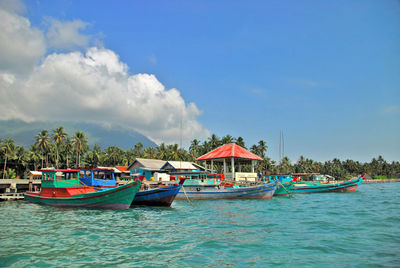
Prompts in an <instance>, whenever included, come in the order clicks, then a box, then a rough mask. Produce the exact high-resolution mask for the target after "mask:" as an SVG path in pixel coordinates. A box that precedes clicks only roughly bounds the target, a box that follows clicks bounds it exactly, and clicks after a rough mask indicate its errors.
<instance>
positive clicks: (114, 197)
mask: <svg viewBox="0 0 400 268" xmlns="http://www.w3.org/2000/svg"><path fill="white" fill-rule="evenodd" d="M139 187H140V182H139V181H135V182H131V183H128V184H126V185H122V186H119V187H115V188H113V189H109V190H105V191H100V192H90V193H84V194H77V195H72V196H70V197H59V196H54V197H53V196H41V195H40V193H35V192H27V193H25V200H27V201H29V202H34V203H38V204H43V205H50V206H58V207H84V208H106V209H127V208H129V207H130V205H131V203H132V200H133V199H134V197H135V194H136V192H137V191H138V190H139Z"/></svg>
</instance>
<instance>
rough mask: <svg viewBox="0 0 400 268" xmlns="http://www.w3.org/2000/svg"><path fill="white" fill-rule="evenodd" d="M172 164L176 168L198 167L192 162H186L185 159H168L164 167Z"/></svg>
mask: <svg viewBox="0 0 400 268" xmlns="http://www.w3.org/2000/svg"><path fill="white" fill-rule="evenodd" d="M168 164H170V165H171V166H172V167H173V168H175V169H197V167H195V166H194V165H193V164H192V162H185V161H168V162H167V163H165V165H164V166H163V167H165V166H166V165H168Z"/></svg>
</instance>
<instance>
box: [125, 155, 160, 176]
mask: <svg viewBox="0 0 400 268" xmlns="http://www.w3.org/2000/svg"><path fill="white" fill-rule="evenodd" d="M166 162H167V161H164V160H159V159H146V158H136V159H135V161H133V162H132V164H130V165H129V166H128V168H127V170H129V171H130V173H131V174H140V175H145V177H146V180H150V179H151V177H153V176H154V173H155V172H160V171H161V170H162V167H163V166H164V165H165V163H166Z"/></svg>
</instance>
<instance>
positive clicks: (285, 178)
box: [265, 175, 295, 196]
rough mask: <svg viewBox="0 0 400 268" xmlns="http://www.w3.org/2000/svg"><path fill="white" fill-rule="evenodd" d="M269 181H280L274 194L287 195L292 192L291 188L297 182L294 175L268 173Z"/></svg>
mask: <svg viewBox="0 0 400 268" xmlns="http://www.w3.org/2000/svg"><path fill="white" fill-rule="evenodd" d="M265 178H266V179H267V180H268V181H276V182H278V185H277V189H276V191H275V193H274V196H286V195H288V194H289V193H291V189H292V187H293V185H294V184H295V180H294V179H293V177H292V175H266V176H265Z"/></svg>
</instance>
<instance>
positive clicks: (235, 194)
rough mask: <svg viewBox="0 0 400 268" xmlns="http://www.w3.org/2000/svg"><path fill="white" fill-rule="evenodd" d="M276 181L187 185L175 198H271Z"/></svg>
mask: <svg viewBox="0 0 400 268" xmlns="http://www.w3.org/2000/svg"><path fill="white" fill-rule="evenodd" d="M275 190H276V183H275V182H271V183H266V184H262V185H256V186H248V187H239V188H231V187H223V186H220V185H188V186H184V187H182V189H181V190H180V191H179V193H178V195H177V196H176V199H186V197H189V198H191V199H271V198H272V196H273V194H274V192H275Z"/></svg>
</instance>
